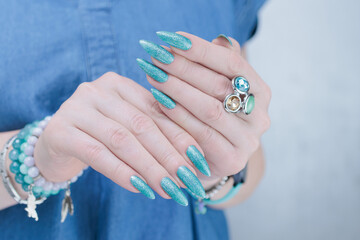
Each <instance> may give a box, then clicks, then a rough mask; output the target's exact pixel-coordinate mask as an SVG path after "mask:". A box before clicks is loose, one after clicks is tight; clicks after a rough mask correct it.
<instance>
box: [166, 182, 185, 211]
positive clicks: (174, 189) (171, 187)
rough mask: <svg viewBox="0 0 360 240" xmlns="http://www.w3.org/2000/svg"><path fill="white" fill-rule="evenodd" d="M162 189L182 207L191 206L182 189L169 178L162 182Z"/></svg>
mask: <svg viewBox="0 0 360 240" xmlns="http://www.w3.org/2000/svg"><path fill="white" fill-rule="evenodd" d="M161 187H162V189H164V191H165V192H166V193H167V194H168V195H169V196H170V197H171V198H172V199H173V200H174V201H175V202H177V203H178V204H180V205H182V206H187V205H189V202H188V200H187V198H186V196H185V194H184V193H183V192H182V191H181V190H180V188H179V187H178V186H177V185H176V184H175V183H174V182H173V181H172V180H171V179H170V178H168V177H164V178H163V179H162V180H161Z"/></svg>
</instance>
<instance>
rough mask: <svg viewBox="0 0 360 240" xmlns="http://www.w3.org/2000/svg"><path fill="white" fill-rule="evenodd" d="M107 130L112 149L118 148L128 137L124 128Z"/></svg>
mask: <svg viewBox="0 0 360 240" xmlns="http://www.w3.org/2000/svg"><path fill="white" fill-rule="evenodd" d="M108 131H109V136H110V146H111V147H112V148H113V149H118V148H119V147H120V146H122V144H124V143H125V142H126V141H127V140H128V138H129V137H130V134H129V133H128V131H127V130H126V129H125V128H112V129H110V130H108Z"/></svg>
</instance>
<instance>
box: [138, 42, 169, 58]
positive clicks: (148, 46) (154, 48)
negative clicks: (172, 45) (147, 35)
mask: <svg viewBox="0 0 360 240" xmlns="http://www.w3.org/2000/svg"><path fill="white" fill-rule="evenodd" d="M140 45H141V46H142V47H143V48H144V49H145V51H146V52H147V53H148V54H150V56H152V57H153V58H155V59H157V60H159V61H160V62H162V63H165V64H170V63H172V62H173V61H174V56H173V55H172V54H171V53H170V52H169V51H168V50H166V49H165V48H163V47H161V46H159V45H157V44H155V43H152V42H149V41H146V40H140Z"/></svg>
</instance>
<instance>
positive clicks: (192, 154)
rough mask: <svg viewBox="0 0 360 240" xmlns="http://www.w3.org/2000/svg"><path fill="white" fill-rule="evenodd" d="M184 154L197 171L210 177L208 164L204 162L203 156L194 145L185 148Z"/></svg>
mask: <svg viewBox="0 0 360 240" xmlns="http://www.w3.org/2000/svg"><path fill="white" fill-rule="evenodd" d="M186 155H187V156H188V157H189V159H190V160H191V161H192V162H193V163H194V165H195V167H196V168H197V169H199V171H200V172H201V173H202V174H204V175H206V176H208V177H210V176H211V173H210V168H209V165H208V164H207V162H206V159H205V157H204V156H203V155H202V154H201V152H200V151H199V150H198V149H197V148H196V147H195V146H194V145H191V146H189V147H188V149H187V150H186Z"/></svg>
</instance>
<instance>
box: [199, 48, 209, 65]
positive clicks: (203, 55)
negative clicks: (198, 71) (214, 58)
mask: <svg viewBox="0 0 360 240" xmlns="http://www.w3.org/2000/svg"><path fill="white" fill-rule="evenodd" d="M208 51H209V49H208V45H207V44H204V45H203V47H202V48H201V51H200V60H201V61H202V62H203V61H204V60H206V59H207V58H208V57H207V56H208Z"/></svg>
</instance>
